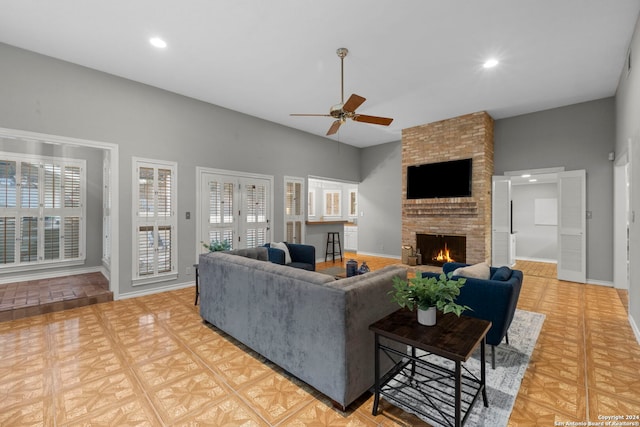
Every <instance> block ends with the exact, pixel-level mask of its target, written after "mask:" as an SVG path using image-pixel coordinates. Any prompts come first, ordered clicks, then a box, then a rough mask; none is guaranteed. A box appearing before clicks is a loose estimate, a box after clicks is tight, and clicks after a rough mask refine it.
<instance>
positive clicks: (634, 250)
mask: <svg viewBox="0 0 640 427" xmlns="http://www.w3.org/2000/svg"><path fill="white" fill-rule="evenodd" d="M630 50H631V51H632V52H633V54H632V55H631V58H632V62H631V71H630V72H627V70H626V67H625V69H623V70H622V74H621V76H620V81H619V83H618V91H617V93H616V145H615V147H616V157H617V160H620V159H622V158H623V157H624V156H627V155H628V154H629V153H628V151H629V150H628V145H629V142H630V141H631V143H632V144H633V147H634V149H635V150H634V154H633V156H632V157H631V159H630V160H631V162H630V163H631V171H632V174H633V179H632V180H631V188H630V191H631V209H632V210H633V211H635V218H636V219H635V221H634V222H631V223H630V226H629V240H630V242H629V251H630V259H631V260H632V262H631V263H630V264H631V265H630V270H631V271H630V276H629V317H630V318H631V319H632V323H633V325H634V327H635V333H636V338H637V339H638V341H640V263H638V260H639V259H640V227H639V226H638V223H639V221H640V184H639V183H640V76H639V75H638V72H639V71H640V22H638V23H636V29H635V32H634V34H633V38H632V40H631V46H630Z"/></svg>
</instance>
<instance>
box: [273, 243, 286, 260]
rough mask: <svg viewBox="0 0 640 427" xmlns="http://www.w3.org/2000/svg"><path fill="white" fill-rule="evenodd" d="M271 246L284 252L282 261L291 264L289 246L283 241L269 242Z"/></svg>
mask: <svg viewBox="0 0 640 427" xmlns="http://www.w3.org/2000/svg"><path fill="white" fill-rule="evenodd" d="M271 247H272V248H276V249H280V250H281V251H283V252H284V263H285V264H291V254H290V253H289V248H288V247H287V244H286V243H285V242H271Z"/></svg>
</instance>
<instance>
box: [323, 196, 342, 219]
mask: <svg viewBox="0 0 640 427" xmlns="http://www.w3.org/2000/svg"><path fill="white" fill-rule="evenodd" d="M340 215H341V210H340V191H339V190H338V191H334V190H325V192H324V216H340Z"/></svg>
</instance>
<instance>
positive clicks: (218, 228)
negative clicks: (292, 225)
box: [196, 168, 273, 253]
mask: <svg viewBox="0 0 640 427" xmlns="http://www.w3.org/2000/svg"><path fill="white" fill-rule="evenodd" d="M196 173H197V175H198V181H197V182H198V187H199V188H198V192H197V194H198V200H197V204H198V211H197V212H198V218H197V227H196V228H197V235H198V242H197V248H198V249H197V251H196V253H202V252H205V251H206V249H205V248H204V247H203V246H202V243H207V244H208V243H210V242H211V241H214V240H218V241H224V240H226V241H227V242H229V244H230V245H231V248H232V249H239V248H251V247H255V246H261V245H263V244H265V243H267V242H269V241H270V240H271V224H270V218H271V212H272V210H273V207H272V199H273V195H272V188H273V185H272V182H273V179H272V178H271V177H268V176H259V175H247V174H242V173H241V172H231V171H219V170H213V169H205V168H197V170H196Z"/></svg>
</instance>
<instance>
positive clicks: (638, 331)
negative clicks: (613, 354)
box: [629, 314, 640, 344]
mask: <svg viewBox="0 0 640 427" xmlns="http://www.w3.org/2000/svg"><path fill="white" fill-rule="evenodd" d="M629 324H630V325H631V329H632V330H633V333H634V334H635V335H636V341H638V344H640V328H638V324H637V323H636V321H635V320H634V319H633V316H631V314H629Z"/></svg>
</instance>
